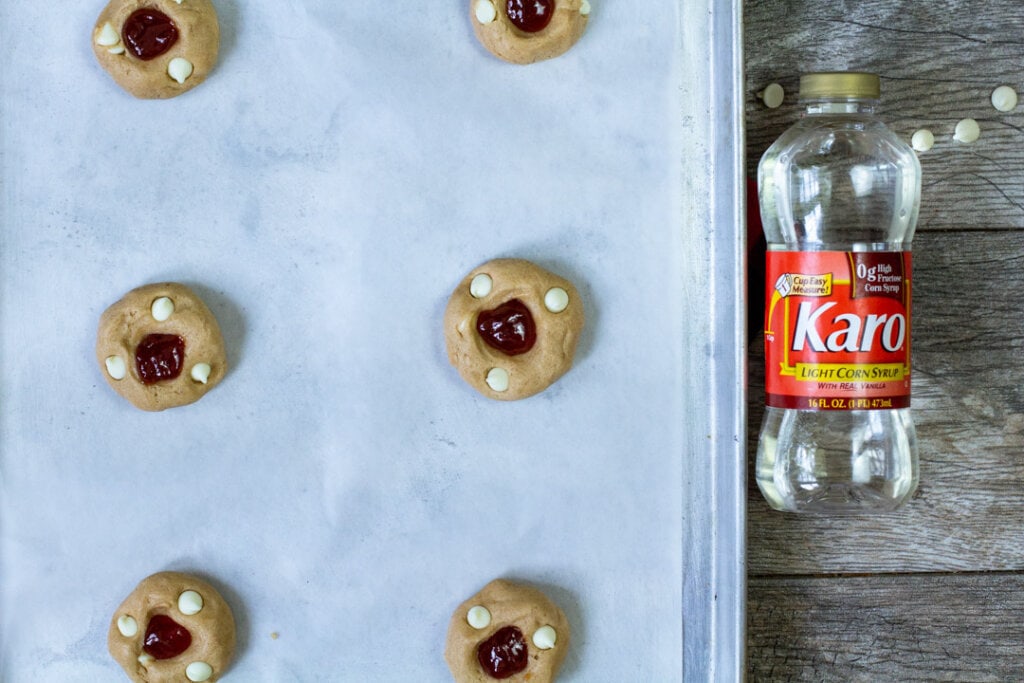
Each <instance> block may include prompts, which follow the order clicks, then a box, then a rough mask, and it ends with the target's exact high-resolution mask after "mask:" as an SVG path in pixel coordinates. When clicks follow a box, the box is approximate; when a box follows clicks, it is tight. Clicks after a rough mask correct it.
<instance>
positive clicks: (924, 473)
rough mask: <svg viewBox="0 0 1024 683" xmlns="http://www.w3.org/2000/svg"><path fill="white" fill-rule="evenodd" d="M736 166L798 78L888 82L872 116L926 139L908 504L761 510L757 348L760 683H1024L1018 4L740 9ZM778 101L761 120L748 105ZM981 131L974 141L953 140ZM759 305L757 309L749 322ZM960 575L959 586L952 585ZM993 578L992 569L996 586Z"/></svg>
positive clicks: (755, 674)
mask: <svg viewBox="0 0 1024 683" xmlns="http://www.w3.org/2000/svg"><path fill="white" fill-rule="evenodd" d="M744 13H745V19H744V24H745V27H744V28H745V30H744V36H745V44H744V50H745V58H746V89H747V97H746V102H745V104H746V112H747V121H746V122H747V149H746V151H747V164H748V172H749V173H750V174H751V175H753V174H754V173H755V172H756V168H757V163H758V160H759V159H760V157H761V155H762V154H763V152H764V150H765V149H767V147H768V146H769V145H770V144H771V143H772V142H773V141H774V140H775V138H776V137H778V135H780V134H781V133H782V132H783V130H785V129H786V128H787V127H788V126H789V125H791V124H792V123H793V122H794V121H795V120H796V118H797V116H798V115H799V112H800V109H799V107H798V105H797V99H796V92H797V84H798V80H799V75H800V74H801V73H807V72H810V71H823V70H845V69H858V70H866V71H874V72H876V73H878V74H880V76H881V78H882V93H883V94H882V103H881V105H880V107H879V109H878V113H879V116H880V118H881V119H882V120H883V121H885V122H886V123H888V124H889V125H890V127H891V128H893V130H895V131H896V133H897V134H898V135H900V136H901V137H903V138H904V139H906V140H908V141H909V139H910V137H911V135H912V134H913V133H914V131H915V130H917V129H919V128H928V129H930V130H931V131H932V132H933V133H934V134H935V138H936V144H935V147H934V148H933V149H932V150H930V151H928V152H923V153H921V154H919V158H920V160H921V166H922V171H923V173H924V178H923V185H922V197H921V212H920V218H919V221H918V232H917V236H916V238H915V240H914V269H915V272H914V287H915V290H914V318H913V320H914V323H913V324H914V327H913V348H914V351H913V362H914V371H913V392H914V396H913V410H914V414H915V419H916V422H917V429H918V437H919V444H920V454H921V484H920V487H919V489H918V491H917V494H916V495H915V497H914V498H913V500H911V501H910V502H909V504H908V505H907V506H906V507H905V508H904V509H902V510H900V511H897V512H895V513H891V514H886V515H878V516H865V515H860V516H852V517H835V516H832V517H813V516H800V515H789V514H782V513H778V512H774V511H771V510H770V509H769V508H768V506H767V504H766V503H765V502H764V500H763V499H762V497H761V495H760V492H759V491H758V490H757V487H756V485H755V483H754V481H753V474H754V470H753V459H754V453H755V452H756V444H757V432H758V428H759V426H760V421H761V414H762V405H763V387H764V385H763V377H764V369H763V363H764V357H763V346H762V342H761V340H760V339H759V338H755V339H754V340H753V341H752V342H751V354H750V384H749V388H750V404H749V418H750V422H749V428H750V429H749V447H750V461H751V462H750V464H751V467H750V470H749V474H750V477H749V480H750V490H749V496H748V511H747V512H748V548H747V551H748V576H749V586H748V615H749V619H748V637H747V645H748V669H747V670H748V674H749V678H750V680H752V681H871V682H872V683H874V682H875V681H1024V597H1022V596H1024V322H1022V320H1024V275H1022V272H1024V96H1022V98H1021V99H1022V102H1021V104H1019V105H1018V107H1017V108H1016V109H1014V110H1013V111H1011V112H1008V113H1002V112H999V111H997V110H996V109H995V108H994V107H992V105H991V102H990V95H991V92H992V90H993V89H994V88H995V87H997V86H999V85H1010V86H1013V87H1014V88H1016V89H1017V91H1018V92H1022V93H1024V72H1022V68H1021V67H1022V63H1024V62H1022V59H1024V57H1022V55H1024V4H1022V3H1020V2H1019V0H990V1H989V2H966V1H962V0H934V1H932V2H911V1H909V0H863V1H859V2H853V1H852V0H842V1H837V2H827V3H823V2H818V1H816V0H790V1H783V0H769V1H765V0H747V2H745V5H744ZM772 82H778V83H780V84H782V85H783V87H784V88H785V89H786V92H787V96H786V99H785V102H784V103H783V105H782V107H780V108H778V109H768V108H767V107H765V105H764V104H763V102H762V101H761V100H760V99H758V97H757V92H758V91H759V90H761V89H763V88H764V87H765V86H766V85H768V84H769V83H772ZM966 117H971V118H975V119H976V120H977V121H978V122H979V124H980V126H981V130H982V135H981V138H980V139H979V140H978V141H977V142H975V143H973V144H962V143H958V142H955V141H954V140H953V139H952V133H953V128H954V126H955V125H956V123H957V122H958V121H959V120H961V119H963V118H966ZM762 303H763V302H760V301H752V302H751V315H752V316H755V317H758V316H760V315H762V314H761V312H760V306H761V305H762ZM960 572H966V573H960ZM993 572H994V573H993Z"/></svg>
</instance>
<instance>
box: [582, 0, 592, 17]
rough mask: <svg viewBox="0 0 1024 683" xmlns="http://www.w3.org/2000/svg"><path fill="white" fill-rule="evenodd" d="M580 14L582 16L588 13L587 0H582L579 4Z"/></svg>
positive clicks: (588, 4) (588, 5)
mask: <svg viewBox="0 0 1024 683" xmlns="http://www.w3.org/2000/svg"><path fill="white" fill-rule="evenodd" d="M580 14H582V15H583V16H587V15H588V14H590V3H589V2H587V0H583V4H582V5H580Z"/></svg>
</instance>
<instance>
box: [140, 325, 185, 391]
mask: <svg viewBox="0 0 1024 683" xmlns="http://www.w3.org/2000/svg"><path fill="white" fill-rule="evenodd" d="M184 365H185V340H184V339H182V338H181V337H179V336H178V335H176V334H148V335H146V336H145V337H144V338H143V339H142V341H141V342H139V345H138V346H137V347H136V348H135V369H136V370H138V371H139V379H141V380H142V383H143V384H156V383H157V382H160V381H161V380H165V379H174V378H175V377H177V376H178V375H180V374H181V369H182V367H184Z"/></svg>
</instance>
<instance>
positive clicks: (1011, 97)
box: [992, 85, 1017, 111]
mask: <svg viewBox="0 0 1024 683" xmlns="http://www.w3.org/2000/svg"><path fill="white" fill-rule="evenodd" d="M992 106H993V107H995V108H996V109H998V110H999V111H1013V110H1014V108H1015V107H1016V106H1017V91H1016V90H1014V89H1013V88H1011V87H1010V86H1008V85H1001V86H999V87H998V88H996V89H995V90H993V91H992Z"/></svg>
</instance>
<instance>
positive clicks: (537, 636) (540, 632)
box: [533, 626, 558, 650]
mask: <svg viewBox="0 0 1024 683" xmlns="http://www.w3.org/2000/svg"><path fill="white" fill-rule="evenodd" d="M557 640H558V634H557V633H556V632H555V629H554V628H552V627H551V626H541V627H540V628H539V629H537V631H536V632H535V633H534V634H533V644H534V645H536V646H537V647H539V648H540V649H541V650H550V649H551V648H553V647H554V646H555V641H557Z"/></svg>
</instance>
